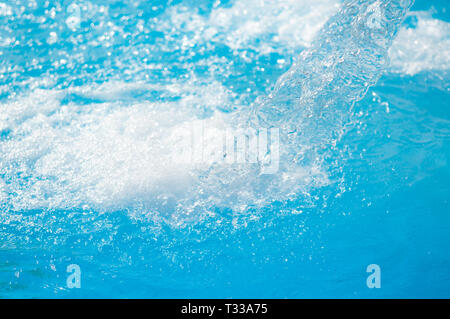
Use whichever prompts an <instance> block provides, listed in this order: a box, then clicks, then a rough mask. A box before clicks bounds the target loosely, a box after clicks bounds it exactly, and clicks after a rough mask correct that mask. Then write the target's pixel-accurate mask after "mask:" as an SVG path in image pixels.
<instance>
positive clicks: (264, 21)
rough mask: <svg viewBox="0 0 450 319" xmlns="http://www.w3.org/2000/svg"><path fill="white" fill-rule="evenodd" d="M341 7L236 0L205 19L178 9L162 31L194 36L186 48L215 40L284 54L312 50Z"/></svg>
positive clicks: (305, 0) (325, 1)
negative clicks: (291, 51) (179, 32)
mask: <svg viewBox="0 0 450 319" xmlns="http://www.w3.org/2000/svg"><path fill="white" fill-rule="evenodd" d="M339 7H340V1H337V0H302V1H299V0H287V1H283V2H282V3H280V1H278V0H237V1H235V2H233V5H232V6H230V7H216V8H214V9H213V10H212V11H211V13H210V14H209V15H208V16H204V15H199V14H196V13H193V12H192V9H188V8H186V7H184V6H183V5H176V6H173V7H171V8H170V9H169V10H168V16H169V19H168V20H167V21H166V24H162V25H160V26H159V28H160V30H162V31H165V30H182V31H187V32H192V33H193V34H192V35H191V36H186V37H185V39H184V42H183V46H184V47H185V48H189V47H190V45H193V44H194V43H196V42H198V41H205V42H207V41H211V40H213V41H215V42H222V43H224V44H225V45H227V46H228V47H230V48H231V49H233V50H239V49H249V48H255V49H257V50H258V52H260V53H262V54H265V53H269V52H272V51H279V49H280V46H281V47H282V48H283V49H284V50H286V49H297V48H301V47H307V46H309V44H310V43H311V41H312V40H313V38H314V36H315V35H316V33H317V32H318V31H319V30H320V29H321V27H322V26H323V25H324V24H325V22H326V21H327V20H328V18H329V17H330V16H332V15H333V14H334V13H335V12H337V11H338V9H339Z"/></svg>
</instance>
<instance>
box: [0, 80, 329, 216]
mask: <svg viewBox="0 0 450 319" xmlns="http://www.w3.org/2000/svg"><path fill="white" fill-rule="evenodd" d="M143 86H144V87H145V85H144V84H136V85H130V84H123V83H107V84H104V85H102V86H99V87H93V86H92V85H90V86H88V87H81V88H78V89H71V90H69V91H70V93H71V94H74V93H77V94H78V95H80V96H81V95H82V96H84V97H87V98H92V97H96V98H97V99H103V100H105V102H101V103H89V104H83V103H81V104H75V103H70V104H67V105H64V104H62V102H61V101H63V100H64V97H65V96H66V94H67V93H68V92H65V91H58V90H38V89H37V90H34V91H31V92H29V93H28V94H26V95H24V96H19V97H17V98H16V99H14V100H12V101H10V102H9V103H7V104H4V105H2V110H3V112H2V114H1V115H0V128H1V129H2V130H8V131H10V132H11V133H10V136H9V137H8V138H7V139H4V140H0V153H1V154H2V156H1V161H0V174H2V175H4V176H7V177H8V178H9V179H8V180H7V181H6V183H7V187H8V196H5V195H2V196H1V197H0V203H1V202H3V204H6V205H7V206H8V207H9V208H10V209H12V210H30V209H48V208H50V209H70V208H82V207H84V208H87V207H88V208H90V209H94V210H98V211H114V210H120V209H131V210H134V211H136V210H135V209H136V207H138V212H139V213H140V214H151V215H152V216H158V217H163V218H168V219H171V218H175V219H176V220H177V221H178V222H179V220H180V219H183V218H186V219H189V218H195V219H198V218H201V216H202V214H204V213H209V209H211V208H212V207H214V206H226V207H229V208H232V209H234V210H235V211H236V212H239V211H244V210H245V208H246V207H248V206H252V205H256V206H261V205H265V204H267V203H270V202H271V201H273V200H276V199H278V200H281V199H283V198H285V199H286V198H290V197H292V196H293V195H294V194H301V193H302V192H306V191H307V190H308V189H309V188H310V187H312V186H319V185H324V184H326V183H328V180H327V176H326V174H325V173H324V172H323V170H322V168H321V167H320V163H319V162H314V163H312V164H311V166H307V167H291V168H289V169H286V170H284V171H282V172H280V174H276V175H274V176H272V177H262V176H261V175H260V172H259V170H258V169H257V168H254V167H251V166H250V167H249V166H245V167H239V166H234V167H233V166H230V165H227V164H225V163H222V162H220V163H216V164H215V165H211V163H200V165H194V166H193V165H181V164H180V163H179V161H174V160H173V159H174V157H175V156H177V155H178V154H181V153H182V150H183V149H184V148H185V147H186V145H185V144H184V143H185V142H186V141H185V140H183V139H179V136H180V135H179V134H177V132H179V131H180V130H181V131H183V130H184V131H186V127H189V125H191V124H192V123H194V122H198V121H200V122H202V125H204V126H205V127H208V128H210V129H220V130H224V129H226V128H227V127H229V126H230V123H231V122H232V120H231V118H228V117H227V115H223V114H222V115H221V114H215V115H212V116H209V117H207V118H205V119H202V120H199V119H198V116H197V115H198V114H196V111H195V110H196V107H197V106H198V105H203V106H206V107H208V108H210V109H214V108H215V106H216V104H220V105H223V104H226V103H229V101H230V100H232V99H233V97H232V96H231V95H229V94H227V90H225V89H224V88H223V87H222V86H221V85H220V84H218V83H212V84H210V85H206V86H203V87H201V88H200V90H198V89H195V88H193V87H192V86H189V85H185V86H184V87H183V85H174V86H169V87H168V89H169V90H174V91H176V92H177V93H178V95H179V96H180V97H181V98H180V99H179V100H177V101H176V102H164V103H163V102H161V103H149V102H147V103H142V102H133V101H132V102H129V101H127V102H126V103H124V102H123V101H121V99H122V97H123V96H128V93H127V92H129V91H130V90H131V91H133V90H135V89H137V88H139V89H142V88H143ZM146 87H147V89H148V90H150V89H154V88H155V87H151V86H148V85H147V86H146ZM221 90H222V95H218V94H217V93H218V92H220V91H221ZM198 92H201V93H198ZM213 96H214V98H212V97H213ZM205 141H206V143H208V141H209V140H208V139H206V140H205ZM210 143H214V140H211V141H210ZM214 147H215V145H206V148H207V149H214ZM5 187H6V185H5V186H2V189H4V188H5ZM3 194H4V192H3ZM194 212H196V214H194Z"/></svg>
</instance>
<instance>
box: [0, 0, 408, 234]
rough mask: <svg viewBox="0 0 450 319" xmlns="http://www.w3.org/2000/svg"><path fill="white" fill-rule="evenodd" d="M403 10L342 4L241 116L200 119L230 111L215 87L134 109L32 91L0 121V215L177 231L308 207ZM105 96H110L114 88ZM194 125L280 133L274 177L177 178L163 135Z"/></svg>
mask: <svg viewBox="0 0 450 319" xmlns="http://www.w3.org/2000/svg"><path fill="white" fill-rule="evenodd" d="M410 5H411V2H410V1H348V2H346V3H345V4H344V5H343V7H342V10H341V11H339V13H337V14H336V15H335V16H334V17H332V18H331V19H330V21H328V22H327V24H326V25H325V27H324V28H323V30H322V31H321V32H320V33H319V35H318V37H317V39H316V40H315V41H314V42H313V43H312V45H311V46H310V48H308V49H307V50H306V51H304V52H303V53H302V54H301V56H300V58H299V59H298V61H297V62H296V63H295V64H294V65H293V66H292V68H291V69H290V70H289V71H288V72H287V73H286V74H285V75H283V76H282V77H281V78H280V79H279V81H278V82H277V85H276V87H275V89H274V90H273V92H272V93H271V94H270V96H269V98H267V99H262V100H259V101H258V102H256V103H255V104H254V105H255V107H254V110H253V112H251V113H250V114H249V113H248V112H247V111H245V110H243V111H241V112H237V113H235V114H231V115H226V114H225V115H224V114H221V113H218V112H215V113H213V115H209V116H206V118H205V116H204V115H201V112H199V108H198V104H199V101H200V102H201V103H205V101H208V103H213V104H214V103H219V104H227V103H230V101H233V97H232V96H231V94H230V93H229V92H227V90H226V89H224V88H223V87H222V86H221V85H220V84H217V83H213V84H212V86H213V88H212V89H211V90H206V91H205V92H207V93H206V96H201V95H202V94H201V93H196V92H195V87H189V85H188V86H186V87H184V89H183V88H181V89H180V87H179V86H178V90H181V91H182V92H183V93H182V94H178V95H177V97H176V98H173V99H172V100H171V99H169V100H167V101H163V102H159V103H151V104H148V103H135V102H134V101H133V99H131V100H132V103H131V105H130V104H125V105H124V104H123V101H126V100H127V96H128V95H129V92H128V93H126V92H124V91H121V90H117V92H118V93H117V94H116V95H115V99H114V100H115V101H112V100H111V98H110V97H108V96H111V94H112V91H111V88H109V89H106V90H104V91H105V92H106V93H105V94H104V95H101V94H99V93H98V91H99V90H100V91H101V89H102V86H94V85H92V84H90V86H89V87H80V88H73V89H69V90H51V91H43V90H33V91H31V92H30V93H29V94H28V95H24V96H21V97H19V98H17V99H15V100H12V101H10V102H8V103H7V104H5V105H3V109H4V111H5V112H4V113H2V114H3V115H2V117H1V122H0V125H1V126H0V129H1V132H2V139H1V142H0V149H1V153H2V154H4V155H2V161H1V163H0V173H1V174H0V178H1V180H2V184H0V185H1V189H0V194H3V195H1V197H0V200H1V203H2V205H3V206H4V207H6V208H5V210H3V212H5V211H30V210H48V209H51V210H58V209H76V208H79V209H80V208H82V209H86V210H94V211H117V210H130V212H131V214H132V215H134V216H139V215H140V216H147V217H148V216H149V217H150V218H157V219H159V218H162V219H164V220H165V221H166V222H168V223H170V224H172V225H177V226H179V225H184V224H186V223H189V222H192V221H195V222H198V221H199V220H202V219H203V218H204V216H210V215H211V214H212V215H214V214H215V211H216V210H217V209H218V208H219V209H230V210H231V211H233V213H234V214H243V215H246V214H247V213H248V212H250V211H253V212H254V210H255V208H261V207H264V206H267V205H270V204H271V203H273V202H275V201H278V202H284V201H288V200H294V199H299V198H303V200H304V201H305V202H308V199H309V196H310V190H311V189H312V188H317V187H321V186H324V185H327V184H328V183H329V179H328V176H327V172H326V165H325V164H324V161H325V158H326V156H327V149H328V148H330V147H332V146H333V144H334V143H336V141H337V140H338V139H339V137H340V135H341V134H342V132H343V129H344V125H345V123H346V121H347V119H348V116H349V114H350V112H349V110H350V109H351V107H352V105H353V104H354V103H355V102H356V101H358V100H359V99H361V98H362V97H363V96H364V94H365V92H366V91H367V89H368V88H369V87H370V86H371V85H373V84H374V83H376V81H377V79H378V77H379V76H380V74H381V73H382V72H383V70H384V67H385V66H386V61H387V50H388V48H389V46H390V44H391V42H392V39H393V37H394V35H395V33H396V32H397V30H398V28H399V25H400V23H401V21H402V19H403V17H404V15H405V13H406V11H407V9H408V8H409V6H410ZM109 85H110V86H112V87H113V88H116V89H117V87H119V86H121V85H122V84H117V85H114V84H111V83H110V84H109ZM103 86H104V85H103ZM106 86H108V84H107V85H106ZM130 89H131V92H132V94H133V95H135V94H138V96H139V92H142V91H143V90H144V91H148V90H156V89H155V88H151V87H149V86H145V85H144V86H143V87H140V86H139V85H138V84H137V85H135V86H132V88H130ZM176 89H177V88H174V90H176ZM164 90H165V92H167V90H170V87H166V88H165V89H164ZM96 92H97V93H96ZM210 92H211V94H213V93H212V92H214V93H215V92H223V94H222V97H223V98H221V99H219V101H217V100H215V101H214V99H212V98H211V96H209V95H208V94H210ZM68 95H69V96H71V100H72V101H73V100H75V101H76V100H77V97H78V99H79V103H78V104H75V105H73V104H70V107H69V106H68V105H67V104H65V103H64V100H65V99H66V97H67V96H68ZM199 95H200V96H201V97H200V99H196V97H198V96H199ZM210 109H215V107H210ZM192 110H195V111H194V112H192ZM199 117H200V118H204V119H203V120H201V121H202V125H204V126H205V127H213V128H217V127H219V128H220V127H232V128H245V127H246V126H253V127H257V128H258V127H279V128H280V129H281V146H280V148H281V156H282V157H281V161H280V164H281V166H280V171H279V172H278V173H277V174H273V175H270V176H265V175H261V174H260V171H259V169H258V168H257V167H254V166H248V165H237V166H233V167H230V166H229V165H224V164H223V163H221V162H217V163H213V164H208V165H203V166H200V167H198V166H195V167H183V166H180V165H178V163H173V162H171V158H173V153H174V152H175V153H176V152H178V151H179V149H182V148H183V145H181V144H182V142H180V141H178V140H177V139H175V138H174V136H173V134H172V133H173V132H175V131H176V130H178V129H180V127H181V128H182V127H183V126H185V125H187V124H186V123H188V124H189V123H192V122H193V121H197V120H198V118H199ZM247 118H250V120H248V119H247ZM180 143H181V144H180ZM4 194H7V195H6V196H5V195H4ZM3 216H7V214H6V213H4V214H3ZM6 218H7V217H6Z"/></svg>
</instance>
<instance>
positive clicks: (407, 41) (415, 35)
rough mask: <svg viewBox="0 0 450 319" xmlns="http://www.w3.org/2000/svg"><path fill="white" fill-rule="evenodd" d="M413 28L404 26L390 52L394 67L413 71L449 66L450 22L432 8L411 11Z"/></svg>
mask: <svg viewBox="0 0 450 319" xmlns="http://www.w3.org/2000/svg"><path fill="white" fill-rule="evenodd" d="M411 16H413V17H416V18H417V26H416V27H414V28H410V27H403V28H402V29H401V30H400V32H399V34H398V36H397V38H396V40H395V42H394V44H393V46H392V47H391V49H390V52H389V56H390V60H391V70H392V71H394V72H401V73H406V74H409V75H414V74H417V73H419V72H422V71H429V70H448V69H450V23H448V22H445V21H442V20H438V19H434V18H432V17H431V14H430V13H429V12H412V13H411Z"/></svg>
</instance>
